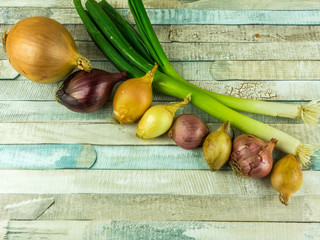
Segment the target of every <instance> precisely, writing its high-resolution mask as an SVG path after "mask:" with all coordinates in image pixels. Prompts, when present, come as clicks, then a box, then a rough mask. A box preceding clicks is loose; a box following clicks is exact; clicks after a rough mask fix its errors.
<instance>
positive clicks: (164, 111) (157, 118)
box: [136, 94, 191, 140]
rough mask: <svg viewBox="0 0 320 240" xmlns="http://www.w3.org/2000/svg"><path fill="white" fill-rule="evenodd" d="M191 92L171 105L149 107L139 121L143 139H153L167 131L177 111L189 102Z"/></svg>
mask: <svg viewBox="0 0 320 240" xmlns="http://www.w3.org/2000/svg"><path fill="white" fill-rule="evenodd" d="M190 100H191V94H188V95H187V96H186V97H185V98H184V100H183V101H181V102H177V103H174V104H171V105H155V106H153V107H151V108H149V109H148V110H147V111H146V112H145V114H144V115H143V116H142V118H141V119H140V121H139V123H138V128H137V132H136V133H137V135H138V136H139V137H140V138H142V139H145V140H147V139H153V138H155V137H158V136H160V135H162V134H164V133H165V132H167V131H168V130H169V129H170V127H171V125H172V123H173V119H174V115H175V112H176V111H177V110H178V109H179V108H181V107H182V106H184V105H186V104H188V103H189V101H190Z"/></svg>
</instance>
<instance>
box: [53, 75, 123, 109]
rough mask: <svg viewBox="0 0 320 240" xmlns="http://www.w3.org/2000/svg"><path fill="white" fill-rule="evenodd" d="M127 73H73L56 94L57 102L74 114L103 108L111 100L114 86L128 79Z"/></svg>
mask: <svg viewBox="0 0 320 240" xmlns="http://www.w3.org/2000/svg"><path fill="white" fill-rule="evenodd" d="M126 76H127V73H126V72H125V71H123V72H121V73H109V72H106V71H103V70H100V69H92V71H91V72H90V73H88V72H85V71H83V70H79V71H76V72H74V73H72V74H71V75H70V76H69V77H68V78H67V79H66V80H65V81H64V82H63V84H62V85H61V87H60V88H59V89H58V91H57V92H56V101H57V102H59V103H61V104H62V105H64V106H65V107H67V108H69V109H70V110H72V111H74V112H81V113H90V112H94V111H96V110H98V109H99V108H101V107H102V106H103V105H104V104H105V102H106V101H107V99H108V98H109V96H110V94H111V91H112V89H113V87H114V85H115V84H116V83H117V82H119V81H121V80H123V79H124V78H126Z"/></svg>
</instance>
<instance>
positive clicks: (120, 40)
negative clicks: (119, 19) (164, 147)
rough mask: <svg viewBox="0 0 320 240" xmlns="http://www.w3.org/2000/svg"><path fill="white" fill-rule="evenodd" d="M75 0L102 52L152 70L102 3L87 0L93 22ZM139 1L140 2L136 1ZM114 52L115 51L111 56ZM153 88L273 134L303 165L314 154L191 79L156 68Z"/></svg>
mask: <svg viewBox="0 0 320 240" xmlns="http://www.w3.org/2000/svg"><path fill="white" fill-rule="evenodd" d="M129 2H130V7H134V8H135V11H140V10H141V8H143V9H144V7H143V5H139V4H138V3H140V2H141V1H140V0H134V1H130V0H129ZM74 3H75V5H76V9H77V11H78V13H79V15H80V17H81V19H82V20H83V21H88V22H89V24H88V23H85V22H84V23H85V25H88V26H86V28H87V30H88V28H89V30H88V31H89V33H90V35H91V36H92V37H93V38H94V42H95V43H98V44H99V45H98V46H99V47H100V48H101V49H102V51H103V53H104V54H105V55H106V56H107V57H108V58H109V59H112V60H111V62H112V63H113V64H114V65H115V66H116V67H117V68H118V69H123V70H126V71H127V72H128V73H131V74H132V75H135V76H137V77H139V76H141V71H143V72H145V73H146V72H148V71H150V69H152V65H151V64H150V63H149V62H148V61H147V60H146V59H145V58H143V57H142V56H141V55H140V54H139V53H138V52H137V51H135V50H134V49H133V48H132V46H130V44H129V43H128V42H127V40H126V39H125V37H124V36H123V35H122V34H121V32H120V31H119V30H118V29H117V27H116V25H115V23H114V22H113V21H112V20H111V19H110V18H109V17H108V15H107V13H106V12H104V11H103V10H102V8H101V7H100V5H99V4H97V3H96V2H95V1H94V0H88V1H87V2H86V7H87V9H88V11H89V14H90V16H91V18H92V19H93V20H94V21H95V23H92V19H91V18H90V17H89V18H87V16H86V17H84V16H83V15H84V13H85V12H84V11H83V8H82V6H81V3H80V0H74ZM136 3H137V5H135V4H136ZM141 4H142V2H141ZM138 7H139V8H138ZM149 22H150V21H149ZM141 24H146V23H145V21H144V22H143V21H141ZM96 25H97V26H99V28H97V26H96ZM146 25H148V24H146ZM91 28H92V29H91ZM140 29H141V27H140ZM97 30H98V32H97ZM144 31H148V32H149V33H148V35H149V36H152V35H153V38H152V39H154V38H155V37H156V36H155V34H154V33H152V32H151V31H150V29H149V28H147V27H146V28H145V30H144ZM102 33H103V34H104V35H105V36H106V37H107V38H108V39H109V41H106V42H107V44H108V48H113V50H110V49H109V50H110V51H105V50H104V49H103V48H102V47H101V44H103V42H104V41H103V40H102V39H100V38H101V35H102V36H103V34H102ZM142 39H143V41H144V43H145V45H146V47H147V48H148V50H149V51H150V49H149V47H148V44H146V41H145V39H144V37H142ZM150 39H151V38H150ZM157 42H158V40H157ZM110 43H111V44H110ZM150 43H151V42H150ZM152 44H154V43H152ZM156 45H157V44H155V47H154V50H157V51H158V50H159V49H158V47H159V46H157V47H156ZM155 48H157V49H155ZM160 48H161V46H160ZM160 52H161V51H160ZM150 53H151V54H152V51H150ZM113 54H115V55H114V56H112V55H113ZM160 56H161V59H162V60H163V59H165V58H166V57H165V54H162V55H160ZM153 57H154V56H153ZM128 61H129V62H130V63H131V64H134V65H135V66H137V68H139V70H138V69H137V68H134V67H133V66H132V65H131V64H129V63H128ZM165 62H166V61H163V62H162V63H163V64H164V63H165ZM166 64H167V63H166ZM169 64H170V63H169ZM150 65H151V66H150ZM173 75H175V74H173ZM153 88H154V89H155V90H156V91H158V92H160V93H163V94H167V95H170V96H173V97H177V98H180V99H183V98H184V97H185V96H187V95H189V94H191V103H192V104H194V105H195V106H197V107H199V108H200V109H202V110H203V111H205V112H207V113H208V114H210V115H212V116H213V117H215V118H217V119H219V120H220V121H223V122H226V121H229V122H230V124H231V125H232V126H234V127H235V128H237V129H239V130H240V131H243V132H246V133H251V134H253V135H255V136H257V137H259V138H261V139H263V140H264V141H269V140H270V139H271V138H275V139H277V140H278V144H277V148H279V149H280V150H281V151H283V152H285V153H289V154H292V155H295V156H296V157H297V159H298V160H299V162H300V163H301V164H303V165H307V164H308V163H309V161H310V156H311V155H312V153H313V150H314V147H313V146H311V145H308V144H303V143H301V142H300V141H299V140H298V139H296V138H294V137H292V136H290V135H288V134H286V133H284V132H282V131H280V130H278V129H276V128H273V127H271V126H269V125H267V124H264V123H261V122H259V121H256V120H254V119H251V118H249V117H247V116H245V115H242V114H240V113H238V112H236V111H234V110H232V109H231V108H229V107H227V106H225V105H224V104H222V103H221V102H220V101H217V100H215V99H214V98H213V96H212V95H210V93H209V92H208V91H205V90H203V89H201V88H199V87H197V86H195V85H193V84H191V83H190V82H188V81H186V80H184V79H182V78H181V77H180V78H175V77H173V76H169V75H168V74H167V73H165V72H161V71H159V70H157V71H156V73H155V77H154V81H153ZM220 96H221V95H220ZM226 99H227V98H226ZM241 101H242V100H241ZM243 101H246V100H243ZM250 101H252V100H250Z"/></svg>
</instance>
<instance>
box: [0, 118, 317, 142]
mask: <svg viewBox="0 0 320 240" xmlns="http://www.w3.org/2000/svg"><path fill="white" fill-rule="evenodd" d="M212 125H213V126H212V128H213V129H217V128H218V126H220V125H221V123H214V124H212ZM270 125H271V126H272V127H275V128H277V129H279V130H282V131H284V132H286V133H288V134H289V135H292V136H293V137H296V138H298V139H299V140H300V141H301V142H303V143H308V144H315V145H318V144H319V142H320V140H319V138H320V132H319V131H320V129H319V128H315V127H311V126H308V125H304V124H270ZM136 129H137V124H136V123H135V124H127V125H120V124H119V125H114V124H102V123H91V124H90V123H56V122H52V123H32V122H31V123H20V124H19V123H18V124H17V123H0V135H1V139H0V144H96V145H145V146H147V145H173V144H174V142H173V140H172V139H171V138H168V137H167V136H166V135H165V134H164V135H162V136H160V137H158V138H154V139H153V140H149V141H143V140H141V139H140V138H139V137H137V136H136ZM310 132H312V133H313V134H310Z"/></svg>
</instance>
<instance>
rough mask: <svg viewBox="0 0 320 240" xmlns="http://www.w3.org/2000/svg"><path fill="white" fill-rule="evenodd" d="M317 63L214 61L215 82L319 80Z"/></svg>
mask: <svg viewBox="0 0 320 240" xmlns="http://www.w3.org/2000/svg"><path fill="white" fill-rule="evenodd" d="M319 71H320V62H318V61H215V62H213V63H212V65H211V66H210V73H211V75H212V77H213V78H214V79H215V80H234V79H237V80H276V79H283V80H303V79H308V80H317V81H318V80H319Z"/></svg>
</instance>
